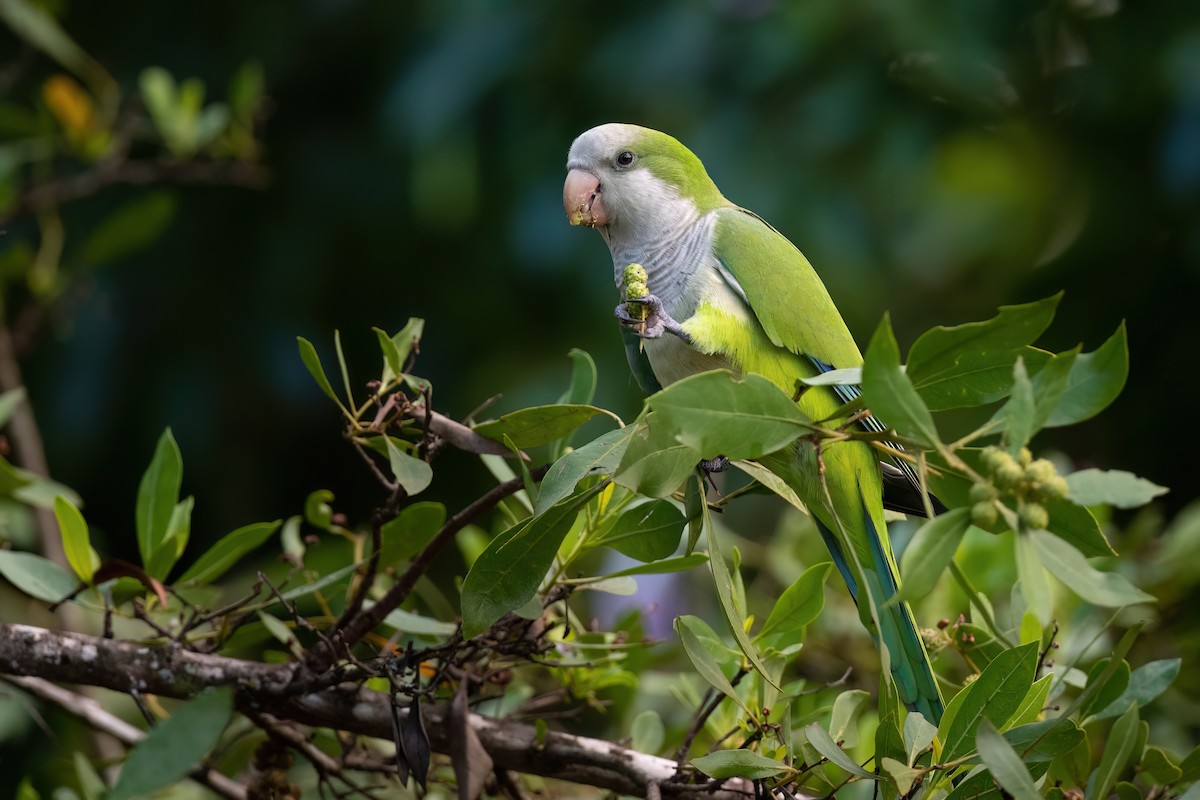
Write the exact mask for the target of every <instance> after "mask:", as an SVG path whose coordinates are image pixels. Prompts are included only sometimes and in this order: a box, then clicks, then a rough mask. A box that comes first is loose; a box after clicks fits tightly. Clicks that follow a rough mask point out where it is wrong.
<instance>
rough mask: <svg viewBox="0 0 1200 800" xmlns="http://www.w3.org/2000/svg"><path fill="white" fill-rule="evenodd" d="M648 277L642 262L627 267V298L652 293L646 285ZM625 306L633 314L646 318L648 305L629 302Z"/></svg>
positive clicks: (625, 277)
mask: <svg viewBox="0 0 1200 800" xmlns="http://www.w3.org/2000/svg"><path fill="white" fill-rule="evenodd" d="M647 277H648V276H647V275H646V269H645V268H644V267H643V266H642V265H641V264H630V265H629V266H627V267H625V275H624V283H625V299H626V300H636V299H637V298H639V297H645V296H646V295H648V294H650V289H649V287H648V286H647V285H646V280H647ZM625 308H626V309H627V310H628V311H629V313H630V314H631V315H632V316H635V317H637V318H638V319H645V318H646V307H645V306H644V305H642V304H641V303H627V304H626V306H625Z"/></svg>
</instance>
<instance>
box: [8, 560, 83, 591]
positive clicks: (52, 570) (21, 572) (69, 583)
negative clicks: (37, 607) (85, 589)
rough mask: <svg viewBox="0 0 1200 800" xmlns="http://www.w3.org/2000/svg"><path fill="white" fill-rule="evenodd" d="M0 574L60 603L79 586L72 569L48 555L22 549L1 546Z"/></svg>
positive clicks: (11, 581) (22, 587)
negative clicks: (69, 569)
mask: <svg viewBox="0 0 1200 800" xmlns="http://www.w3.org/2000/svg"><path fill="white" fill-rule="evenodd" d="M0 575H3V576H4V577H5V578H7V579H8V582H9V583H11V584H12V585H13V586H15V587H17V589H19V590H20V591H22V592H24V593H25V594H27V595H29V596H30V597H34V598H37V599H38V600H41V601H43V602H46V603H57V602H58V601H60V600H62V599H63V598H64V597H66V596H67V595H69V594H70V593H71V592H73V591H75V589H76V588H78V584H77V583H76V582H75V579H74V578H73V577H71V573H69V572H67V571H66V570H65V569H63V568H62V567H60V566H59V565H58V564H55V563H54V562H53V561H51V560H50V559H48V558H42V557H41V556H39V555H36V554H35V553H24V552H21V551H19V550H0Z"/></svg>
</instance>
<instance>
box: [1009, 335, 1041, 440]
mask: <svg viewBox="0 0 1200 800" xmlns="http://www.w3.org/2000/svg"><path fill="white" fill-rule="evenodd" d="M1036 413H1037V409H1036V407H1035V405H1034V401H1033V384H1032V383H1030V381H1029V373H1027V372H1026V371H1025V361H1024V360H1023V359H1021V358H1018V359H1017V361H1016V363H1015V364H1014V365H1013V384H1012V394H1011V395H1010V396H1009V398H1008V402H1007V403H1005V404H1004V421H1005V425H1006V427H1005V431H1004V440H1005V442H1007V443H1008V452H1009V453H1010V454H1011V455H1013V456H1015V455H1016V454H1017V452H1018V451H1019V450H1020V449H1021V448H1022V447H1024V446H1025V445H1027V444H1029V440H1030V439H1031V438H1033V434H1034V433H1035V432H1036V429H1035V427H1034V415H1035V414H1036Z"/></svg>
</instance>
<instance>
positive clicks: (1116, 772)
mask: <svg viewBox="0 0 1200 800" xmlns="http://www.w3.org/2000/svg"><path fill="white" fill-rule="evenodd" d="M1139 727H1141V720H1139V719H1138V707H1137V703H1131V704H1130V705H1129V708H1128V709H1126V710H1125V711H1124V713H1122V714H1121V716H1120V718H1119V719H1117V721H1116V722H1115V723H1114V724H1113V726H1112V730H1111V731H1110V732H1109V734H1108V741H1107V742H1105V744H1104V752H1103V753H1102V754H1101V755H1100V764H1099V766H1097V767H1096V772H1095V773H1094V774H1093V775H1092V778H1091V780H1090V781H1089V791H1088V792H1087V795H1088V796H1089V797H1108V793H1109V792H1110V791H1112V788H1113V786H1115V785H1116V783H1117V779H1118V778H1120V777H1121V773H1122V772H1124V771H1125V765H1126V764H1127V763H1128V762H1129V756H1130V755H1132V754H1133V746H1134V742H1135V740H1136V739H1137V735H1138V728H1139Z"/></svg>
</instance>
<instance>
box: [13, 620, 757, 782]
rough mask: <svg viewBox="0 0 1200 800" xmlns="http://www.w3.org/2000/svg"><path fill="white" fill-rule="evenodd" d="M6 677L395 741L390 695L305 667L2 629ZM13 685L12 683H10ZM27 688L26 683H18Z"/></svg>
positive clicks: (437, 738)
mask: <svg viewBox="0 0 1200 800" xmlns="http://www.w3.org/2000/svg"><path fill="white" fill-rule="evenodd" d="M0 670H3V672H5V673H7V674H9V675H17V676H39V677H41V678H43V679H47V680H57V681H67V682H71V683H81V684H87V685H92V686H103V687H105V688H108V689H114V690H116V691H120V692H124V691H127V690H128V689H129V687H130V686H136V688H137V689H138V690H139V691H141V692H143V693H149V694H160V695H164V696H168V697H178V698H186V697H191V696H192V695H194V694H195V693H196V692H198V691H200V690H201V689H203V688H204V687H206V686H221V685H233V686H236V687H237V688H238V701H237V702H238V705H239V707H240V708H244V709H246V710H247V711H250V712H253V713H262V712H266V713H269V714H271V715H273V716H274V717H276V718H278V719H280V720H290V721H293V722H299V723H302V724H305V725H310V726H314V727H322V728H333V729H337V730H345V731H350V732H352V733H357V734H360V735H364V736H372V737H376V738H380V739H390V738H391V735H392V727H391V726H392V722H391V713H392V712H391V708H390V705H389V698H388V696H387V695H386V694H382V693H379V692H374V691H370V690H368V689H365V688H363V687H361V686H355V685H348V684H342V685H340V686H337V687H334V688H331V689H326V690H323V691H320V692H314V693H309V694H296V693H295V690H296V688H297V686H296V682H297V681H298V680H299V681H300V682H301V685H302V681H303V678H302V677H301V676H302V675H303V674H305V670H304V668H303V667H302V666H301V665H300V664H298V663H291V664H260V663H257V662H250V661H241V660H238V659H233V658H225V657H222V656H214V655H209V654H205V653H196V652H192V651H189V650H185V649H183V648H181V647H178V646H175V645H171V644H142V643H135V642H124V641H117V640H112V639H101V638H98V637H95V636H86V635H84V634H78V633H63V632H59V631H50V630H46V629H44V628H36V627H32V626H28V625H14V624H8V623H0ZM6 680H7V678H6ZM17 680H19V679H17ZM422 714H423V716H424V720H425V726H426V730H427V732H428V734H429V738H430V744H431V746H432V747H433V749H434V750H436V751H437V752H440V753H449V752H450V747H451V741H450V739H451V733H450V732H451V728H452V726H451V725H449V724H448V721H447V717H448V714H449V710H448V709H447V708H445V707H437V706H425V707H423V708H422ZM467 721H468V724H470V726H471V727H472V728H473V729H474V730H475V733H476V734H477V736H478V737H479V741H480V743H481V744H482V745H483V747H484V749H485V750H487V752H488V755H490V756H491V757H492V760H493V761H494V762H495V765H496V767H497V768H499V769H506V770H513V771H516V772H523V773H526V774H531V775H541V776H543V777H551V778H556V779H560V780H566V781H572V782H574V783H581V784H586V785H590V786H595V787H598V788H601V789H608V790H611V791H613V792H617V793H619V794H627V795H636V796H639V797H646V796H647V794H649V793H651V792H652V791H653V790H652V789H651V786H653V785H657V786H658V788H659V789H660V790H661V796H662V797H664V798H672V797H684V796H693V795H698V794H701V793H702V794H703V795H704V796H705V797H706V798H710V800H746V798H749V797H752V796H753V795H754V788H753V786H752V784H751V783H750V782H748V781H742V780H726V781H722V782H720V783H714V782H710V781H708V780H707V779H705V778H703V777H702V776H700V777H699V778H698V781H699V782H697V783H688V782H686V780H688V778H690V777H691V776H680V775H678V774H677V770H676V765H675V762H674V761H671V760H669V759H665V758H659V757H657V756H650V755H646V754H645V753H639V752H637V751H635V750H629V749H627V748H623V747H618V746H617V745H615V744H612V743H611V742H606V741H601V740H597V739H588V738H584V737H581V736H573V735H571V734H566V733H558V732H553V731H551V732H548V733H546V734H545V736H543V737H539V736H538V734H537V731H536V729H535V728H534V727H533V726H532V725H523V724H519V723H514V722H508V721H506V720H500V719H493V718H490V717H482V716H480V715H478V714H468V720H467Z"/></svg>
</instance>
